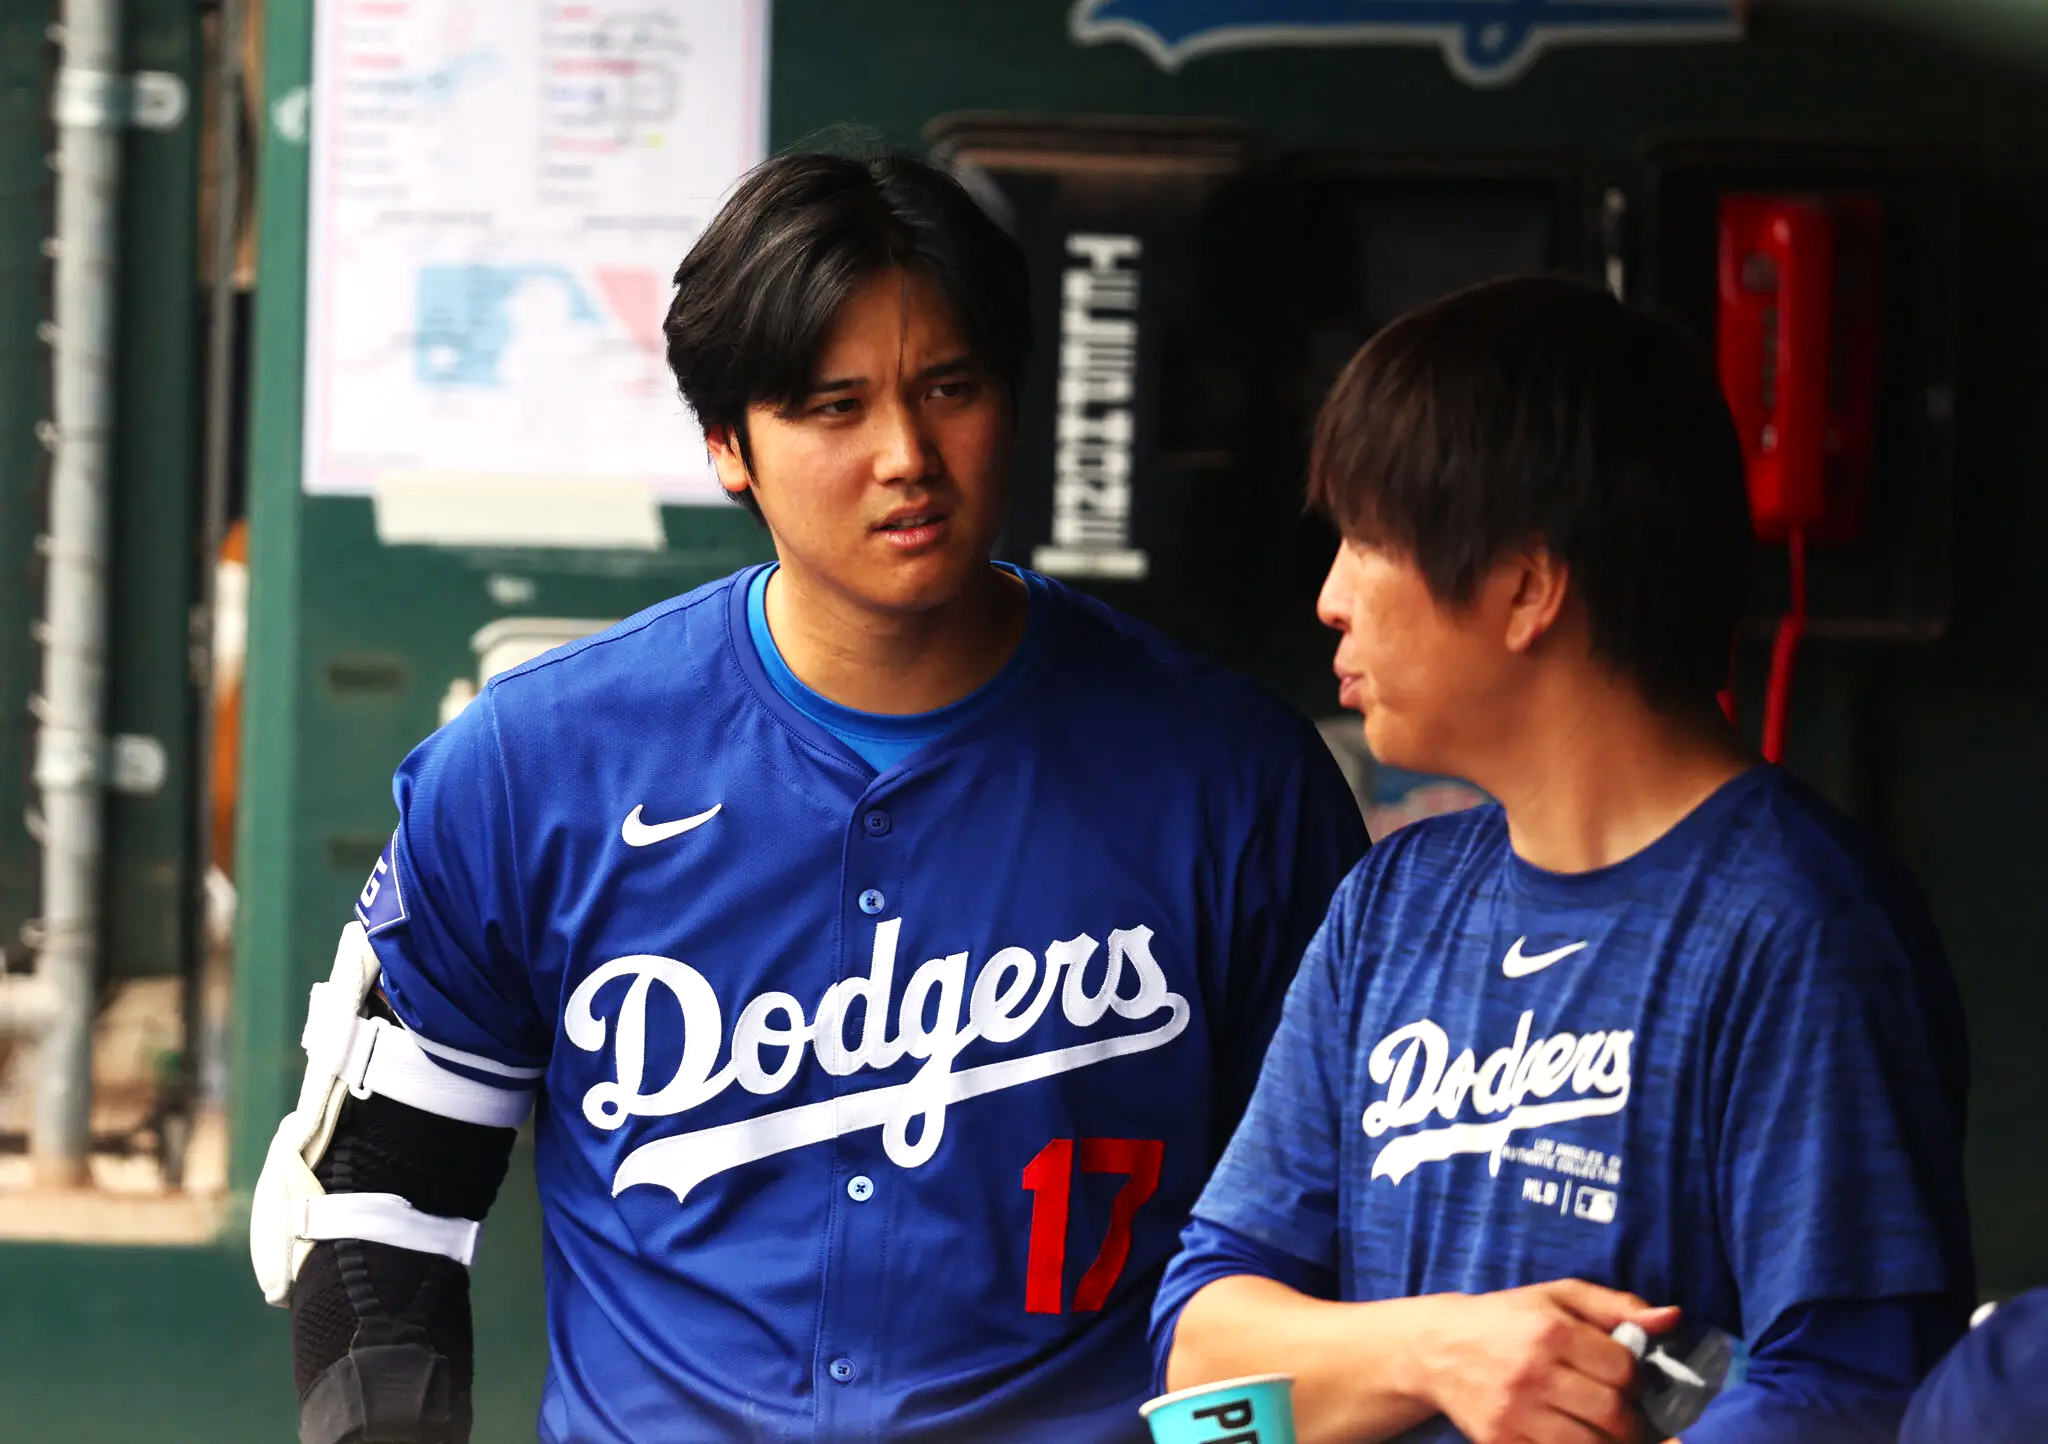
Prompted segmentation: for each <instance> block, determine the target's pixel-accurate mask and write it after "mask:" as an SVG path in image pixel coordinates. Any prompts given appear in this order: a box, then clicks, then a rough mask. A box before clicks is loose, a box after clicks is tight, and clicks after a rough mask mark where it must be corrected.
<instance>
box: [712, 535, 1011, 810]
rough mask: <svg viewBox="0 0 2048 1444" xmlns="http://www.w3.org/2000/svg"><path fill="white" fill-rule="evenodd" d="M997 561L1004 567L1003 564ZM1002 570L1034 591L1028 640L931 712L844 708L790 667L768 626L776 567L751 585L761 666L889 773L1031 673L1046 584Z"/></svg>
mask: <svg viewBox="0 0 2048 1444" xmlns="http://www.w3.org/2000/svg"><path fill="white" fill-rule="evenodd" d="M995 565H997V566H1002V563H1000V562H998V563H995ZM1003 570H1004V571H1007V572H1009V573H1010V574H1011V575H1013V576H1016V577H1019V578H1021V579H1022V580H1023V582H1024V584H1025V586H1026V588H1027V589H1028V591H1029V594H1030V612H1029V614H1028V616H1027V619H1026V621H1025V623H1024V639H1023V640H1022V641H1020V642H1019V643H1018V644H1017V650H1016V651H1015V652H1013V653H1012V654H1011V655H1010V660H1009V661H1008V662H1005V663H1004V664H1003V670H1002V671H1000V672H998V673H996V675H995V676H993V677H991V678H989V680H988V681H986V682H984V683H982V684H981V686H979V687H977V688H975V689H974V690H973V691H972V692H969V693H968V694H967V695H966V696H965V697H962V698H961V699H960V700H959V701H957V702H949V703H947V704H946V705H945V706H944V707H937V708H934V709H933V710H931V711H929V712H909V713H902V714H896V713H882V712H858V711H855V710H854V709H853V708H851V707H842V706H840V705H839V704H838V703H837V702H834V701H832V700H831V699H830V698H829V697H822V696H820V695H819V694H818V693H816V692H814V691H812V690H811V689H810V688H809V687H806V686H805V685H804V684H803V683H802V682H801V681H799V680H798V679H797V675H796V673H794V672H792V671H790V670H789V664H788V663H787V662H785V661H783V660H782V652H781V650H780V649H779V648H778V647H777V646H776V645H775V635H774V633H772V632H770V631H769V630H768V578H770V577H772V576H774V575H775V571H776V568H775V567H774V566H773V565H769V566H765V567H763V568H761V570H760V571H758V572H756V573H754V577H753V580H752V581H751V582H749V583H748V585H747V630H748V631H749V632H750V633H751V634H752V635H753V639H754V650H755V651H756V652H757V653H759V654H760V657H761V670H763V671H764V672H766V673H767V674H768V680H769V681H770V682H772V683H774V684H775V690H776V691H777V692H779V693H781V694H782V698H783V700H784V701H786V702H788V703H789V705H790V706H792V707H794V708H796V709H797V710H798V711H799V712H801V713H803V714H804V716H806V717H808V718H810V719H811V720H812V721H813V722H815V723H817V724H818V725H819V726H820V727H822V728H824V729H825V730H826V731H827V732H830V733H831V734H832V735H833V736H834V737H836V738H838V739H839V740H840V741H841V742H843V743H845V744H846V746H847V747H848V748H849V749H851V750H852V751H853V753H854V754H855V755H856V756H858V757H859V758H860V759H861V760H862V761H863V762H865V763H867V765H868V766H870V767H872V768H874V769H875V771H876V772H878V773H879V772H887V771H888V770H889V769H890V768H892V767H894V766H896V765H897V764H899V763H901V762H902V761H903V760H904V759H905V758H907V757H909V756H910V755H911V754H912V753H914V752H916V751H917V750H918V749H919V748H921V747H924V746H926V745H928V744H929V743H933V742H936V741H938V740H939V739H940V738H941V737H945V736H947V735H948V734H950V733H953V732H957V731H959V730H960V729H961V728H962V727H965V726H967V725H968V724H969V723H971V722H975V721H977V720H979V719H980V718H981V717H983V716H986V715H987V714H988V713H989V712H991V711H994V710H995V709H996V708H998V707H1000V706H1002V705H1003V704H1004V702H1005V701H1006V700H1007V699H1008V698H1009V696H1010V694H1011V692H1012V691H1013V690H1014V689H1015V688H1016V686H1017V685H1018V679H1019V678H1021V677H1023V676H1024V675H1025V673H1026V672H1028V671H1029V669H1030V668H1029V664H1030V662H1031V659H1032V658H1033V657H1035V656H1036V655H1037V653H1038V651H1039V649H1040V648H1041V647H1043V646H1044V643H1045V636H1044V633H1045V626H1044V617H1045V607H1044V606H1043V604H1042V597H1041V593H1042V592H1043V591H1044V589H1045V583H1044V582H1043V581H1042V580H1040V579H1039V578H1038V577H1037V576H1035V575H1033V574H1032V573H1030V572H1025V571H1020V570H1018V569H1017V568H1015V567H1003Z"/></svg>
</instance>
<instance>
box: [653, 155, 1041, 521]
mask: <svg viewBox="0 0 2048 1444" xmlns="http://www.w3.org/2000/svg"><path fill="white" fill-rule="evenodd" d="M892 268H900V269H902V270H905V271H912V272H916V273H917V274H919V275H922V276H924V277H926V278H927V279H929V280H931V281H932V282H933V283H934V284H936V285H937V286H938V288H939V290H940V292H941V293H942V294H943V295H944V296H945V298H946V301H947V303H948V304H949V305H950V306H951V307H952V308H953V312H954V315H955V317H956V318H957V320H958V321H959V324H960V328H961V330H962V331H963V332H964V333H965V337H966V340H967V344H968V346H969V348H970V350H971V351H972V352H973V354H974V358H975V360H976V361H977V362H978V363H979V364H980V365H982V366H983V367H985V368H987V370H988V371H989V372H990V373H991V375H992V376H993V377H994V379H995V380H997V381H998V382H1000V383H1001V384H1002V386H1003V387H1004V388H1005V389H1006V390H1007V391H1008V393H1009V395H1010V399H1011V401H1012V403H1013V405H1014V403H1015V401H1016V397H1017V389H1018V385H1019V383H1020V381H1021V380H1022V378H1023V372H1024V364H1025V361H1026V359H1027V357H1028V356H1029V353H1030V350H1031V282H1030V276H1029V273H1028V271H1027V269H1026V265H1025V260H1024V252H1023V250H1022V249H1021V248H1020V247H1019V246H1018V245H1017V243H1016V242H1015V241H1014V240H1012V239H1011V238H1010V237H1009V235H1008V234H1007V233H1005V232H1004V230H1003V229H1002V227H1001V226H999V225H997V224H996V222H995V221H994V220H993V219H991V218H990V216H989V215H988V213H987V212H985V211H983V210H982V208H981V207H980V206H979V205H977V204H976V203H975V202H974V200H973V198H972V197H971V196H969V195H968V193H967V192H966V191H965V190H964V189H962V188H961V186H960V183H959V182H958V181H956V180H954V179H953V178H952V177H951V176H948V175H946V174H945V173H944V172H942V171H939V170H937V169H934V168H933V167H932V166H929V165H927V164H925V163H924V162H923V161H920V160H917V159H916V158H914V157H912V156H908V155H903V154H900V153H894V152H891V153H887V154H881V155H875V156H872V157H868V158H865V159H855V158H850V157H847V156H840V155H829V154H822V153H818V152H798V153H792V154H789V155H781V156H777V157H775V158H774V159H773V160H770V161H767V162H765V163H763V164H762V165H760V166H758V167H756V168H755V169H754V170H753V171H752V172H750V173H749V174H748V175H747V177H746V178H745V179H744V180H742V181H741V182H740V184H739V187H738V189H736V190H735V191H734V192H733V195H732V198H731V199H730V200H728V201H727V202H726V203H725V205H724V207H723V208H722V209H721V210H720V211H719V213H718V215H717V217H716V218H715V219H714V220H713V221H712V222H711V224H710V226H708V227H707V228H706V229H705V231H704V233H703V235H701V236H699V237H698V238H697V242H696V244H695V245H693V246H691V247H690V253H689V254H688V255H687V256H685V257H684V258H683V263H682V265H681V266H680V267H679V268H678V269H677V271H676V277H675V285H676V295H675V300H674V301H673V302H672V303H671V304H670V306H669V308H668V318H667V320H666V321H665V322H664V323H663V326H662V330H663V333H664V334H665V335H666V336H667V338H668V365H669V370H670V371H672V372H674V373H675V378H676V386H677V388H678V389H679V390H680V391H681V392H682V395H683V400H684V401H685V402H687V403H688V404H689V407H690V409H691V410H692V411H693V412H695V413H696V416H697V420H698V422H699V424H700V425H702V426H703V427H704V428H705V429H706V430H729V431H731V433H732V434H733V436H734V438H735V439H736V440H737V442H738V445H739V449H740V455H741V456H742V458H744V459H745V460H746V461H747V463H748V465H749V466H751V465H752V461H753V459H752V456H751V455H750V454H749V452H748V449H747V447H748V443H747V433H746V420H747V408H748V407H749V406H755V405H764V404H765V405H771V406H776V407H779V408H783V409H791V408H794V407H795V406H796V405H797V404H798V403H800V402H801V401H802V400H803V398H804V396H805V394H806V393H807V392H808V391H809V390H810V386H811V382H812V381H813V379H815V378H814V376H813V372H812V368H813V367H814V366H815V365H816V363H817V357H818V351H819V348H820V347H821V346H822V345H823V344H824V340H825V335H826V333H827V332H828V331H829V330H830V329H831V326H832V321H833V318H834V317H835V316H837V315H838V313H839V308H840V307H841V306H843V305H844V304H845V303H846V300H847V298H848V297H849V296H850V295H852V294H853V292H854V290H855V289H857V288H858V287H859V285H860V284H861V282H863V281H865V280H866V279H867V278H868V277H869V276H872V275H873V274H875V273H876V272H877V271H883V270H889V269H892ZM738 499H739V500H740V501H741V502H742V503H743V504H744V505H745V506H746V507H747V509H748V510H749V511H751V512H753V514H754V515H755V517H756V518H757V519H758V518H759V517H760V515H761V509H760V504H759V503H758V502H756V501H755V500H754V495H753V491H752V489H751V488H749V489H748V490H747V491H745V492H743V493H741V494H740V496H739V498H738Z"/></svg>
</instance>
